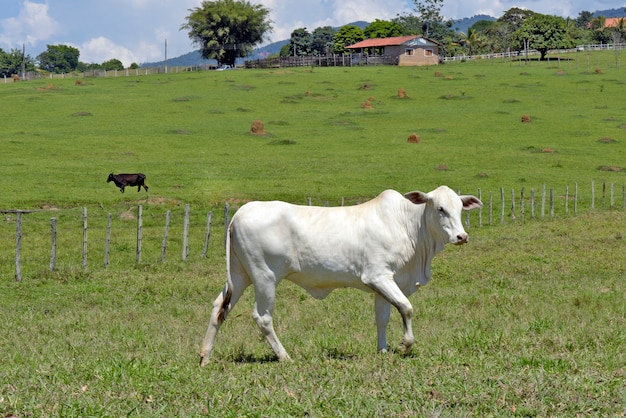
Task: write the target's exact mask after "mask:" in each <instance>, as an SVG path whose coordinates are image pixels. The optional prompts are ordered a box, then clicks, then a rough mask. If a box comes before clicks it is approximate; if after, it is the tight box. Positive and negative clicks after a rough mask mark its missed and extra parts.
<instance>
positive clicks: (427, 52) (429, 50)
mask: <svg viewBox="0 0 626 418" xmlns="http://www.w3.org/2000/svg"><path fill="white" fill-rule="evenodd" d="M424 55H425V56H427V57H432V56H433V50H432V49H431V48H426V49H424Z"/></svg>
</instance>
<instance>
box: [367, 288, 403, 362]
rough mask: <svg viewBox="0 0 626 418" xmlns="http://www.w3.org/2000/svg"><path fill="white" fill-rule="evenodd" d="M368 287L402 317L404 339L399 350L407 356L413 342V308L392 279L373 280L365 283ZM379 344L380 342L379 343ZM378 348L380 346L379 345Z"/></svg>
mask: <svg viewBox="0 0 626 418" xmlns="http://www.w3.org/2000/svg"><path fill="white" fill-rule="evenodd" d="M364 282H365V283H367V285H368V286H369V287H371V288H372V289H374V291H375V292H376V293H377V294H378V295H380V296H381V297H383V298H384V299H385V300H386V301H388V302H389V303H391V304H392V305H393V306H395V307H396V309H397V310H398V312H399V313H400V316H401V317H402V323H403V325H404V338H402V343H401V344H400V350H402V352H403V353H404V354H408V353H409V352H410V351H411V346H412V345H413V342H414V341H415V338H414V337H413V328H412V325H411V317H412V316H413V306H412V305H411V302H410V301H409V299H408V298H407V297H406V296H405V295H404V293H402V290H400V288H399V287H398V285H397V284H396V282H395V281H394V280H393V277H383V278H380V279H379V278H376V279H373V280H368V281H365V280H364ZM379 344H380V342H379ZM379 347H380V345H379Z"/></svg>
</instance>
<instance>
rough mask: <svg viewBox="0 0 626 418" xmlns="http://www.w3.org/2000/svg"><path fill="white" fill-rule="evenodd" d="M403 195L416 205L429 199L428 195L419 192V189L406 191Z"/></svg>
mask: <svg viewBox="0 0 626 418" xmlns="http://www.w3.org/2000/svg"><path fill="white" fill-rule="evenodd" d="M404 197H406V198H407V199H409V200H410V201H411V202H413V203H415V204H416V205H421V204H424V203H426V202H428V200H429V199H428V195H427V194H426V193H423V192H420V191H419V190H414V191H412V192H408V193H406V194H405V195H404Z"/></svg>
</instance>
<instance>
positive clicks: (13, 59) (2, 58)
mask: <svg viewBox="0 0 626 418" xmlns="http://www.w3.org/2000/svg"><path fill="white" fill-rule="evenodd" d="M22 61H24V69H25V70H26V71H34V70H35V63H34V61H33V59H32V58H31V57H30V56H28V55H26V56H25V57H23V56H22V51H20V50H19V49H11V52H9V53H6V52H4V51H3V50H2V49H1V48H0V77H10V76H12V75H13V74H21V73H22Z"/></svg>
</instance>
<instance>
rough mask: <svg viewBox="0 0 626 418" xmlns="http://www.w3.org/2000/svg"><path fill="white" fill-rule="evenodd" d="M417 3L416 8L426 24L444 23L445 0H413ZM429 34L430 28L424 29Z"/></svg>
mask: <svg viewBox="0 0 626 418" xmlns="http://www.w3.org/2000/svg"><path fill="white" fill-rule="evenodd" d="M413 4H415V10H416V11H417V13H419V17H420V18H421V19H422V22H423V23H425V24H426V25H429V26H430V25H431V24H432V23H442V22H443V16H442V15H441V8H442V7H443V0H413ZM424 32H425V33H426V35H427V36H428V30H425V31H424Z"/></svg>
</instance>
